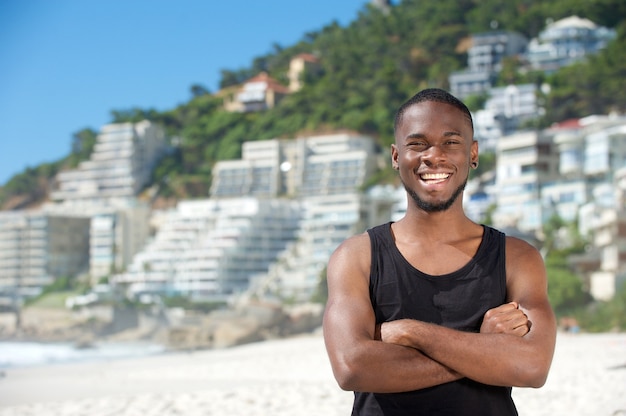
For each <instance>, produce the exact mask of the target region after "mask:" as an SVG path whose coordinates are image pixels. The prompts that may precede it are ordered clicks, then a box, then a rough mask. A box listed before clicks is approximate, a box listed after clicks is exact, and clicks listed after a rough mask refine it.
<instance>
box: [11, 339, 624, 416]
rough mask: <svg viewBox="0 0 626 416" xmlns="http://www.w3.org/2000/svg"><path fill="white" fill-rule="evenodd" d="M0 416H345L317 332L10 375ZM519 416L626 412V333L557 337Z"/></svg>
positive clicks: (346, 399) (522, 392)
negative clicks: (543, 379) (548, 364)
mask: <svg viewBox="0 0 626 416" xmlns="http://www.w3.org/2000/svg"><path fill="white" fill-rule="evenodd" d="M0 377H1V378H0V416H18V415H19V416H34V415H38V416H39V415H41V416H44V415H45V416H50V415H57V416H80V415H85V416H86V415H89V416H104V415H111V416H113V415H116V416H119V415H126V416H131V415H133V416H134V415H138V416H140V415H141V416H143V415H145V416H149V415H155V416H156V415H159V416H167V415H185V416H194V415H285V416H286V415H290V416H293V415H325V416H334V415H337V416H339V415H349V414H350V410H351V402H352V393H350V392H345V391H342V390H340V389H339V388H338V387H337V385H336V383H335V381H334V379H333V377H332V373H331V370H330V365H329V363H328V360H327V357H326V352H325V350H324V345H323V341H322V338H321V336H320V335H319V334H316V335H308V336H301V337H296V338H290V339H284V340H273V341H265V342H260V343H256V344H249V345H244V346H240V347H234V348H230V349H222V350H213V351H198V352H188V353H171V354H166V355H158V356H149V357H143V358H132V359H116V360H111V361H106V362H91V363H76V364H57V365H47V366H39V367H29V368H13V369H8V370H4V374H3V375H2V376H0ZM513 395H514V398H515V401H516V403H517V407H518V410H519V413H520V415H533V416H540V415H550V416H559V415H568V416H588V415H593V416H612V415H626V334H594V335H592V334H563V333H562V334H559V336H558V339H557V349H556V353H555V358H554V362H553V365H552V370H551V373H550V376H549V378H548V382H547V383H546V385H545V386H544V387H543V388H541V389H514V393H513Z"/></svg>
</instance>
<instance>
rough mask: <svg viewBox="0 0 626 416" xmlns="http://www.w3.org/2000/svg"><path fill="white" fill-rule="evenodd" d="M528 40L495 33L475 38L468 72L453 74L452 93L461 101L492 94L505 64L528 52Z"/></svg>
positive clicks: (468, 52) (451, 81)
mask: <svg viewBox="0 0 626 416" xmlns="http://www.w3.org/2000/svg"><path fill="white" fill-rule="evenodd" d="M527 44H528V40H527V39H526V38H525V37H524V36H522V35H521V34H519V33H516V32H505V31H493V32H485V33H479V34H476V35H473V36H472V45H471V46H470V47H469V49H468V51H467V68H466V69H465V70H462V71H456V72H453V73H452V74H450V77H449V79H448V81H449V83H450V91H451V92H452V94H454V95H455V96H457V97H458V98H460V99H464V98H467V97H468V96H470V95H481V94H485V93H487V92H488V91H489V89H490V88H491V86H492V85H493V82H494V80H495V78H496V77H497V74H498V73H499V72H500V70H501V69H502V60H503V59H504V58H506V57H510V56H518V55H521V54H522V53H524V52H525V51H526V45H527Z"/></svg>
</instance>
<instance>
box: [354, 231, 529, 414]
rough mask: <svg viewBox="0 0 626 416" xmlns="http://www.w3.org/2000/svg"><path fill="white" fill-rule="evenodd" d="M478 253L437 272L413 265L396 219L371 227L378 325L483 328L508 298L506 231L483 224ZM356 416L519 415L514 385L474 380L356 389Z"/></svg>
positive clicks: (372, 286)
mask: <svg viewBox="0 0 626 416" xmlns="http://www.w3.org/2000/svg"><path fill="white" fill-rule="evenodd" d="M483 228H484V232H483V238H482V241H481V243H480V245H479V247H478V250H477V251H476V254H475V255H474V257H473V258H472V259H471V260H470V261H469V262H468V263H467V264H466V265H465V266H463V267H461V268H460V269H459V270H457V271H455V272H452V273H449V274H445V275H441V276H432V275H428V274H426V273H422V272H421V271H419V270H418V269H416V268H415V267H413V266H412V265H411V264H410V263H409V262H408V261H407V260H406V259H405V258H404V256H402V254H401V253H400V251H399V250H398V248H397V246H396V243H395V241H394V239H393V236H392V233H391V223H387V224H383V225H380V226H377V227H374V228H372V229H370V230H368V234H369V237H370V241H371V246H372V264H371V271H370V298H371V301H372V306H373V308H374V312H375V315H376V323H377V324H380V323H382V322H386V321H392V320H396V319H402V318H410V319H417V320H420V321H425V322H430V323H434V324H438V325H442V326H445V327H448V328H454V329H458V330H461V331H468V332H479V330H480V325H481V323H482V317H483V315H484V314H485V312H487V311H488V310H489V309H491V308H494V307H496V306H499V305H502V304H503V303H505V302H506V270H505V235H504V234H503V233H501V232H500V231H497V230H495V229H493V228H491V227H487V226H483ZM352 414H353V415H355V416H371V415H386V416H388V415H394V416H395V415H398V416H400V415H412V416H413V415H428V416H432V415H455V416H457V415H468V416H481V415H498V416H504V415H517V410H516V409H515V405H514V403H513V400H512V398H511V388H510V387H498V386H489V385H485V384H482V383H478V382H475V381H472V380H469V379H466V378H464V379H461V380H458V381H454V382H450V383H445V384H442V385H439V386H434V387H430V388H426V389H421V390H416V391H411V392H406V393H392V394H389V393H386V394H382V393H362V392H355V400H354V408H353V411H352Z"/></svg>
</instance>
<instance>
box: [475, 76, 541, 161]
mask: <svg viewBox="0 0 626 416" xmlns="http://www.w3.org/2000/svg"><path fill="white" fill-rule="evenodd" d="M542 113H543V109H541V108H539V106H538V104H537V88H536V87H535V85H534V84H522V85H508V86H506V87H499V88H491V89H490V90H489V98H488V99H487V101H486V102H485V106H484V109H482V110H479V111H477V112H476V114H475V117H474V130H475V134H474V136H475V138H476V140H478V142H479V144H480V149H481V150H495V147H496V142H497V140H498V139H499V138H500V137H502V136H506V135H509V134H512V133H514V132H515V131H517V130H518V129H519V127H520V126H521V125H522V124H523V123H524V122H525V121H528V120H533V119H536V118H537V117H539V116H540V115H541V114H542Z"/></svg>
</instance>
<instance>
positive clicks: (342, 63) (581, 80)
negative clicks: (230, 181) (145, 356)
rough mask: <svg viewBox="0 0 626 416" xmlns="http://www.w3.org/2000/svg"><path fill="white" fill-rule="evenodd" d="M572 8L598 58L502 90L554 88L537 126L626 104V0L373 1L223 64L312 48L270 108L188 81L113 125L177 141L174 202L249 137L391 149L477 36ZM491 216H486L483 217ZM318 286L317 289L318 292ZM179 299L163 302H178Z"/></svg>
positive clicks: (552, 256)
mask: <svg viewBox="0 0 626 416" xmlns="http://www.w3.org/2000/svg"><path fill="white" fill-rule="evenodd" d="M571 15H578V16H580V17H584V18H588V19H590V20H592V21H594V22H595V23H596V24H598V25H602V26H607V27H609V28H615V29H616V30H617V33H618V36H617V38H616V39H615V40H614V41H613V42H611V43H610V44H609V45H608V47H607V48H606V49H605V50H603V51H602V52H600V53H599V54H598V55H596V56H593V57H590V58H589V59H587V60H586V61H584V62H581V63H578V64H575V65H572V66H570V67H567V68H563V69H561V70H560V71H558V72H556V73H554V74H551V75H546V74H543V73H537V72H533V71H530V72H528V71H522V70H520V69H521V68H522V66H521V65H522V63H521V62H520V60H519V59H516V58H510V59H507V60H506V61H505V62H504V63H503V70H502V72H501V73H500V75H499V78H498V80H497V85H506V84H509V83H514V82H517V83H521V82H524V83H526V82H531V83H535V84H536V85H540V84H543V83H547V84H549V85H550V91H549V92H547V94H546V95H545V96H542V97H541V99H542V100H543V102H545V104H546V115H545V117H544V119H543V120H541V121H540V122H539V123H537V124H536V125H535V127H541V126H547V125H550V124H551V123H553V122H558V121H562V120H565V119H567V118H572V117H583V116H587V115H590V114H606V113H609V112H611V111H620V112H624V111H626V95H625V94H619V93H618V92H619V91H626V60H625V59H623V57H624V56H625V55H626V2H624V1H623V0H587V1H580V0H558V1H557V0H543V1H539V0H510V1H502V0H481V1H477V0H460V1H459V0H439V1H435V2H425V1H420V0H404V1H402V2H401V3H400V4H398V5H395V6H393V7H392V8H391V11H390V13H388V14H384V13H382V12H381V11H379V10H378V9H376V8H374V7H372V6H371V5H369V4H368V5H366V6H364V7H363V9H362V10H361V11H360V12H359V15H358V17H357V18H356V19H355V20H354V21H353V22H352V23H351V24H349V25H347V26H346V27H342V26H340V25H339V24H338V23H336V22H333V23H331V24H329V25H327V26H325V27H323V28H321V29H320V30H319V31H316V32H310V33H306V34H304V35H303V37H302V39H300V40H299V41H298V42H297V43H296V44H294V45H291V46H287V47H285V46H281V45H274V46H273V50H272V52H271V53H268V54H266V55H264V56H259V57H256V58H254V59H253V60H252V63H251V65H250V67H248V68H241V69H237V70H227V69H225V70H222V79H221V82H220V87H221V88H226V87H230V86H235V85H238V84H240V83H242V82H244V81H245V80H247V79H249V78H250V77H252V76H255V75H257V74H258V73H259V72H261V71H266V72H268V73H269V74H270V76H272V77H273V78H276V79H277V80H279V81H281V82H283V83H286V74H287V69H288V65H289V61H290V59H291V58H292V57H293V56H295V55H297V54H299V53H303V52H306V53H312V54H315V55H317V56H318V57H319V58H320V62H321V70H320V71H318V72H315V73H307V74H305V81H306V83H305V86H304V88H303V89H302V90H300V91H298V92H297V93H294V94H292V95H289V96H287V97H286V98H284V99H283V100H282V101H281V102H280V103H279V104H278V105H277V106H276V107H275V108H273V109H271V110H268V111H265V112H260V113H247V114H240V113H228V112H226V111H224V110H223V108H222V105H223V100H222V98H220V96H219V95H218V94H215V95H213V94H212V93H211V92H210V91H208V90H207V89H206V88H204V87H203V86H202V85H198V84H194V85H191V86H190V95H191V97H190V99H189V101H188V102H186V103H183V104H181V105H179V106H178V107H176V108H173V109H171V110H168V111H163V112H159V111H156V110H154V109H141V108H132V109H127V110H112V111H111V122H135V121H139V120H142V119H149V120H151V121H154V122H156V123H159V124H161V125H163V126H164V127H165V129H166V130H167V132H168V135H169V136H170V137H176V138H177V142H176V151H175V152H174V153H172V154H170V155H169V156H167V157H165V158H164V159H163V160H161V162H160V164H159V165H158V166H157V167H156V169H155V170H154V172H153V178H152V181H153V184H155V185H158V189H159V195H160V196H163V197H167V198H179V199H182V198H196V197H206V196H207V195H208V190H209V186H210V183H211V172H212V168H213V165H214V163H215V162H216V161H218V160H224V159H232V158H236V157H239V155H240V152H241V145H242V143H243V142H245V141H249V140H267V139H271V138H279V137H283V138H289V137H294V136H296V135H298V134H304V133H314V132H318V133H319V132H325V131H332V130H335V129H343V130H346V129H347V130H354V131H358V132H361V133H364V134H369V135H371V136H373V137H375V138H376V139H377V140H378V142H379V144H380V146H381V148H383V149H386V148H389V145H390V143H391V142H392V140H393V131H392V123H393V116H394V112H395V109H396V108H397V107H398V105H400V104H401V103H402V102H403V101H404V100H406V99H407V98H408V97H410V96H411V95H413V94H414V93H415V92H417V91H418V90H420V89H422V88H424V87H442V88H448V76H449V75H450V73H451V72H453V71H457V70H461V69H463V68H464V67H465V66H466V60H467V57H466V51H467V47H468V46H467V45H468V40H469V38H470V36H471V35H472V34H474V33H480V32H486V31H490V30H494V29H497V30H512V31H518V32H520V33H522V34H523V35H525V36H526V37H528V38H529V39H530V38H532V37H535V36H537V35H538V34H539V32H540V31H541V30H543V29H544V28H545V25H546V22H547V21H549V20H552V21H556V20H558V19H561V18H564V17H567V16H571ZM485 98H486V97H483V96H477V97H471V99H469V100H468V104H469V105H470V106H471V107H472V108H473V109H478V108H480V107H481V105H482V103H484V100H485ZM78 122H80V121H78ZM95 137H96V133H95V132H94V131H93V130H90V129H84V130H81V131H79V132H77V133H76V134H75V135H74V137H73V138H72V143H71V153H70V154H69V155H68V156H67V157H66V158H63V159H61V160H58V161H55V162H52V163H46V164H42V165H39V166H37V167H31V168H28V169H26V170H25V171H24V172H22V173H20V174H18V175H15V176H14V177H13V178H11V179H10V180H9V181H8V182H7V183H6V184H5V185H4V186H2V187H1V188H0V208H3V209H19V208H21V207H24V206H28V205H29V204H34V203H37V202H38V201H42V200H44V199H45V197H46V195H47V192H48V189H49V187H50V183H51V182H52V181H53V179H54V177H55V175H56V174H57V173H58V172H59V171H61V170H63V169H70V168H73V167H76V166H77V165H78V164H79V163H80V161H82V160H85V159H87V158H88V157H89V155H90V154H91V152H92V150H93V146H94V143H95ZM494 165H495V157H494V156H493V155H489V154H481V158H480V166H479V170H477V171H475V172H473V175H479V174H481V173H484V172H486V171H488V170H489V169H491V168H493V166H494ZM390 172H391V170H389V169H387V170H383V171H381V172H380V173H379V174H378V175H377V176H376V177H375V178H374V180H373V181H372V182H371V183H370V184H369V185H373V184H375V183H389V182H392V181H394V180H396V175H394V174H390ZM555 221H556V220H555ZM486 222H487V223H489V221H488V219H487V221H486ZM550 227H552V228H551V229H550ZM563 227H564V224H560V223H558V221H557V222H550V223H549V224H548V231H547V232H546V233H545V235H546V236H548V241H546V244H547V246H548V248H549V251H548V256H547V259H546V261H547V267H548V274H549V276H550V298H551V300H552V302H553V305H554V306H555V309H556V310H557V313H558V314H559V315H564V314H578V313H581V314H582V313H583V312H580V311H589V310H590V309H588V308H587V304H586V302H587V301H588V299H586V298H585V296H584V294H583V291H582V286H581V282H580V280H579V279H578V278H577V277H576V276H575V275H574V274H573V272H572V271H571V270H569V269H568V267H567V263H566V256H567V254H568V252H566V251H563V249H561V248H559V246H558V242H556V241H551V239H550V238H551V236H555V235H556V231H557V230H558V229H561V228H563ZM576 245H577V249H578V248H580V247H578V244H576ZM559 250H561V251H559ZM321 284H322V286H321V287H320V293H319V294H318V296H319V297H321V298H323V297H324V287H323V282H322V283H321ZM57 289H58V290H64V289H63V288H57ZM57 289H55V290H57ZM625 297H626V295H624V294H623V293H622V294H621V295H620V296H618V297H616V300H615V301H614V302H611V303H607V304H601V303H598V304H595V305H594V306H593V311H595V315H594V316H604V314H614V313H615V312H617V311H621V315H620V316H621V317H624V316H626V314H624V310H623V309H624V306H623V305H624V304H625V303H626V302H625V301H624V299H625ZM180 301H181V300H176V299H171V300H168V301H167V302H171V304H172V305H175V304H177V302H180ZM620 302H621V303H620ZM207 307H212V306H210V305H209V306H207ZM620 308H621V309H620ZM587 316H591V315H580V316H578V315H577V317H578V319H579V321H580V322H581V324H582V323H584V324H585V325H586V324H587V323H588V322H591V321H592V319H591V318H589V319H587V318H586V317H587ZM611 316H613V315H611ZM616 319H622V321H619V322H615V321H613V320H609V319H606V320H605V321H603V322H607V324H608V325H610V326H611V327H620V328H623V327H624V322H623V319H624V318H616ZM589 326H590V328H591V327H592V326H593V327H595V324H593V325H592V324H591V323H589Z"/></svg>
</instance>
